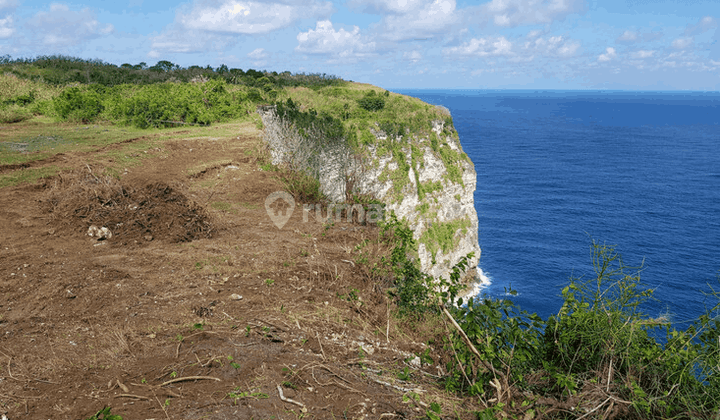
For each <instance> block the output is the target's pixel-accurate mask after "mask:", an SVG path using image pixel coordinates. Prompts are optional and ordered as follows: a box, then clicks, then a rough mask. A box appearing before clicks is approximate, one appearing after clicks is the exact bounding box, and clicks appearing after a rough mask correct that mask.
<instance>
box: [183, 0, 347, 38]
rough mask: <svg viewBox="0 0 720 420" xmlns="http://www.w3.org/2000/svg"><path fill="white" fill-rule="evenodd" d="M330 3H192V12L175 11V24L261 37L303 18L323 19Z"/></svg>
mask: <svg viewBox="0 0 720 420" xmlns="http://www.w3.org/2000/svg"><path fill="white" fill-rule="evenodd" d="M332 11H333V7H332V3H330V2H321V1H317V0H311V1H306V2H301V1H275V2H259V1H235V0H223V1H216V0H196V1H195V2H194V4H193V6H192V9H191V10H189V11H187V12H185V11H178V13H177V16H176V18H175V21H176V22H177V23H178V24H180V25H181V26H182V27H184V28H188V29H195V30H200V31H206V32H220V33H236V34H263V33H268V32H272V31H274V30H277V29H281V28H285V27H287V26H290V25H292V24H293V23H294V22H296V21H298V20H300V19H304V18H319V17H327V16H329V15H330V13H332Z"/></svg>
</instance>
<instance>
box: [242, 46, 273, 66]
mask: <svg viewBox="0 0 720 420" xmlns="http://www.w3.org/2000/svg"><path fill="white" fill-rule="evenodd" d="M247 56H248V57H249V58H251V59H252V60H253V65H254V66H264V65H265V64H267V61H266V60H267V58H268V53H267V52H266V51H265V49H264V48H255V49H254V50H252V51H250V52H249V53H248V55H247Z"/></svg>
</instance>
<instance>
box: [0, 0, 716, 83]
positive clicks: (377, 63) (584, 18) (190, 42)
mask: <svg viewBox="0 0 720 420" xmlns="http://www.w3.org/2000/svg"><path fill="white" fill-rule="evenodd" d="M719 20H720V2H719V1H718V0H712V1H707V0H664V1H655V0H603V1H597V0H491V1H469V0H386V1H382V0H347V1H325V0H270V1H264V0H255V1H238V0H189V1H185V2H172V1H157V0H155V1H148V0H112V1H110V0H99V1H92V2H90V1H76V2H62V1H61V2H42V1H30V0H0V56H2V55H10V56H11V57H12V58H18V57H27V58H32V57H37V56H41V55H52V54H63V55H70V56H75V57H81V58H85V59H100V60H102V61H105V62H108V63H113V64H117V65H120V64H123V63H130V64H138V63H140V62H145V63H147V64H148V65H153V64H155V63H156V62H157V61H160V60H168V61H171V62H173V63H175V64H178V65H180V66H183V67H187V66H191V65H200V66H203V67H205V66H207V65H210V66H213V67H218V66H220V65H221V64H225V65H227V66H228V67H230V68H241V69H243V70H247V69H250V68H252V69H255V70H268V71H277V72H282V71H290V72H293V73H326V74H332V75H336V76H339V77H342V78H343V79H346V80H353V81H356V82H364V83H371V84H374V85H377V86H381V87H383V88H386V89H393V88H394V89H411V88H416V89H430V88H436V89H593V90H594V89H611V90H660V91H670V90H700V91H719V90H720V42H718V37H720V30H718V22H719Z"/></svg>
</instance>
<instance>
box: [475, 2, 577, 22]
mask: <svg viewBox="0 0 720 420" xmlns="http://www.w3.org/2000/svg"><path fill="white" fill-rule="evenodd" d="M582 8H583V1H582V0H492V1H491V2H489V3H485V4H483V5H482V6H480V12H481V14H482V15H484V16H485V17H486V18H492V20H493V22H494V23H495V25H497V26H519V25H532V24H538V23H552V22H553V21H556V20H562V19H564V18H565V17H566V16H568V15H569V14H572V13H576V12H579V11H581V10H582Z"/></svg>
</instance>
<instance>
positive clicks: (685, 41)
mask: <svg viewBox="0 0 720 420" xmlns="http://www.w3.org/2000/svg"><path fill="white" fill-rule="evenodd" d="M692 43H693V39H692V37H690V38H678V39H676V40H675V41H673V42H672V44H670V45H672V47H673V48H676V49H678V50H684V49H685V48H687V47H689V46H690V45H692Z"/></svg>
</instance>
